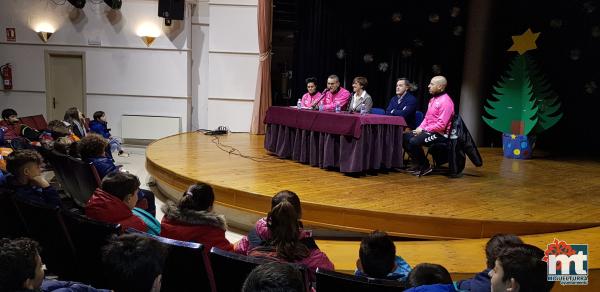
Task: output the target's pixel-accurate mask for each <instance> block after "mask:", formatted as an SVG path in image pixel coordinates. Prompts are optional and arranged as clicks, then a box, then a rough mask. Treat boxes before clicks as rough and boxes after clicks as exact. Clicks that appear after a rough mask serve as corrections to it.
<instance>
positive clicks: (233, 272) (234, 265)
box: [209, 247, 269, 291]
mask: <svg viewBox="0 0 600 292" xmlns="http://www.w3.org/2000/svg"><path fill="white" fill-rule="evenodd" d="M209 256H210V263H211V266H212V270H213V274H214V277H215V285H216V286H217V290H218V291H240V290H241V289H242V286H243V285H244V281H246V277H248V274H250V272H252V270H254V268H256V267H258V266H260V265H261V264H264V263H267V262H269V261H268V260H265V259H258V258H254V257H249V256H244V255H240V254H236V253H231V252H227V251H224V250H221V249H218V248H216V247H213V248H212V249H211V250H210V255H209Z"/></svg>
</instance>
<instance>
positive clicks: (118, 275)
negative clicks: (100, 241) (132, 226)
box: [102, 234, 166, 292]
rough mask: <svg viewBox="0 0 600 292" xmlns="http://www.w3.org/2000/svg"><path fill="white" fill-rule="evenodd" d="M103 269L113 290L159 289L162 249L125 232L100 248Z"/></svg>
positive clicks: (155, 291) (156, 291) (141, 291)
mask: <svg viewBox="0 0 600 292" xmlns="http://www.w3.org/2000/svg"><path fill="white" fill-rule="evenodd" d="M102 254H103V258H102V261H103V264H104V272H105V274H106V276H107V280H108V282H109V286H110V288H111V289H112V290H113V291H114V292H159V291H160V287H161V286H160V284H161V276H162V271H163V266H164V260H165V257H166V250H165V248H164V247H163V246H162V245H161V244H160V243H159V242H158V241H155V240H153V239H150V238H147V237H144V236H142V235H139V234H125V235H121V236H120V237H118V238H117V239H115V240H113V241H112V242H110V243H109V244H107V245H106V246H105V247H104V248H103V253H102Z"/></svg>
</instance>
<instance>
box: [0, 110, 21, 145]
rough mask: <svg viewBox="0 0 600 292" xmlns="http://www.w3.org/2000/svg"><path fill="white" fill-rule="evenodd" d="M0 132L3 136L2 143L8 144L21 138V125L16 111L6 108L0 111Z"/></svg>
mask: <svg viewBox="0 0 600 292" xmlns="http://www.w3.org/2000/svg"><path fill="white" fill-rule="evenodd" d="M0 131H2V134H3V140H4V142H9V141H10V140H12V139H15V138H17V137H19V136H21V134H20V133H21V123H20V122H19V117H18V115H17V111H15V110H14V109H12V108H7V109H4V110H3V111H2V121H0Z"/></svg>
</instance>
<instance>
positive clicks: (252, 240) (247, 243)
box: [234, 190, 317, 255]
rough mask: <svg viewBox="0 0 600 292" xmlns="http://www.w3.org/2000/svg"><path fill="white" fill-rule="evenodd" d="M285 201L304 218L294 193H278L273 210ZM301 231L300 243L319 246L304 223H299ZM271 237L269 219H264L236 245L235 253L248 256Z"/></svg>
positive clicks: (274, 197) (286, 191)
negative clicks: (304, 227)
mask: <svg viewBox="0 0 600 292" xmlns="http://www.w3.org/2000/svg"><path fill="white" fill-rule="evenodd" d="M283 201H288V202H290V204H292V206H294V210H295V211H296V214H297V215H298V218H299V219H300V218H302V206H301V205H300V198H298V195H296V193H294V192H292V191H288V190H284V191H281V192H279V193H277V194H276V195H275V196H273V198H272V199H271V209H273V208H275V206H277V205H278V204H279V203H281V202H283ZM298 224H299V226H300V229H299V232H300V235H299V236H300V241H306V243H307V244H308V245H311V246H317V244H316V243H315V241H314V239H313V238H312V235H311V233H310V232H309V231H305V230H303V229H302V222H301V221H299V222H298ZM270 237H271V232H270V231H269V229H268V228H267V218H266V217H263V218H261V219H259V220H258V221H256V224H255V225H254V228H252V229H251V230H250V232H249V233H248V236H244V237H242V239H240V241H238V242H237V243H236V244H235V245H234V251H235V252H236V253H240V254H243V255H248V252H250V250H251V249H253V248H255V247H257V246H259V245H261V244H262V243H263V242H265V241H267V240H268V239H269V238H270Z"/></svg>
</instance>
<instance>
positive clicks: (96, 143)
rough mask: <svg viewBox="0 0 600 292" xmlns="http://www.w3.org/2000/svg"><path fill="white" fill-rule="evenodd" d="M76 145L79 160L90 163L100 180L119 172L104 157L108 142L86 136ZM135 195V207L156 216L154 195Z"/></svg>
mask: <svg viewBox="0 0 600 292" xmlns="http://www.w3.org/2000/svg"><path fill="white" fill-rule="evenodd" d="M78 144H79V145H78V146H79V147H78V149H79V155H80V156H81V160H83V161H86V162H90V163H92V165H93V166H94V167H95V168H96V171H97V172H98V176H100V178H101V179H102V178H104V177H105V176H106V175H108V174H109V173H112V172H118V171H121V170H120V168H119V167H117V166H116V165H115V163H114V162H113V160H112V159H111V158H108V157H106V152H105V149H106V146H107V145H108V141H107V140H106V139H104V138H103V137H102V136H100V135H98V134H88V135H87V136H85V137H83V139H81V141H79V143H78ZM137 195H138V200H139V201H138V203H137V205H136V206H137V207H139V208H142V209H144V210H146V211H147V212H149V213H150V214H152V216H154V215H156V205H155V197H154V193H152V192H151V191H149V190H144V189H140V190H139V191H138V194H137Z"/></svg>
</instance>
